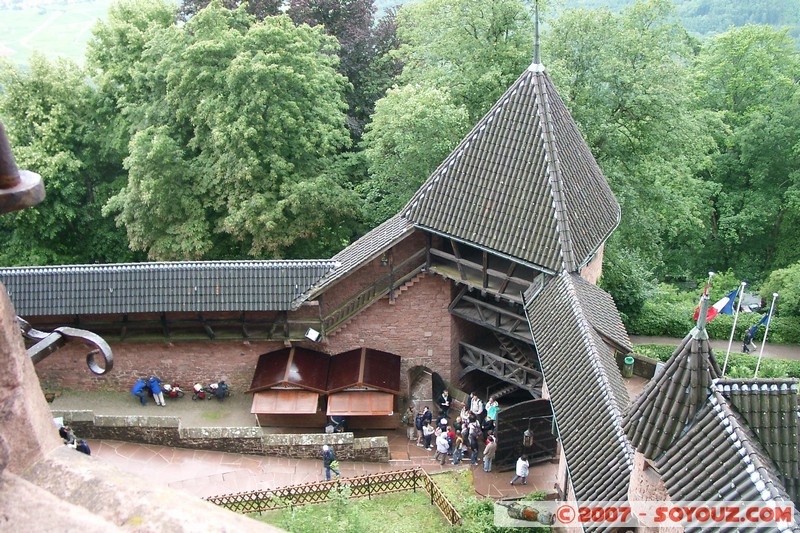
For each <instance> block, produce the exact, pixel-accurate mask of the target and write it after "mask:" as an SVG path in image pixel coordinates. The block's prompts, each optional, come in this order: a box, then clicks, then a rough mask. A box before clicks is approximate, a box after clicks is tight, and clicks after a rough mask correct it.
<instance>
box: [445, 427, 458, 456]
mask: <svg viewBox="0 0 800 533" xmlns="http://www.w3.org/2000/svg"><path fill="white" fill-rule="evenodd" d="M455 441H456V432H455V431H454V430H453V426H447V445H448V446H449V447H450V449H449V450H448V451H447V455H453V443H454V442H455Z"/></svg>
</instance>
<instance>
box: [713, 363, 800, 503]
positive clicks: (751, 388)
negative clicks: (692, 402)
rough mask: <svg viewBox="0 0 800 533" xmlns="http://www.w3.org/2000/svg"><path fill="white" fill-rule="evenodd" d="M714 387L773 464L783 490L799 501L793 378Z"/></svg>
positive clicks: (739, 381)
mask: <svg viewBox="0 0 800 533" xmlns="http://www.w3.org/2000/svg"><path fill="white" fill-rule="evenodd" d="M714 385H715V388H716V390H718V391H719V392H720V393H721V394H722V395H723V397H724V398H725V399H726V400H727V402H728V403H730V404H731V405H732V406H733V407H734V408H735V409H736V412H737V413H738V414H740V415H741V417H742V418H743V419H744V421H745V422H746V423H747V426H748V427H749V428H750V429H751V430H753V432H754V433H755V435H756V436H757V437H758V441H759V442H760V443H761V446H762V447H763V448H764V450H765V451H766V453H767V454H768V455H769V457H770V458H771V459H772V460H773V461H774V462H775V465H776V466H777V467H778V471H779V473H780V475H781V480H782V481H783V485H784V487H786V491H787V492H788V493H789V496H791V497H792V499H793V500H794V501H798V498H800V467H799V466H798V461H800V448H798V416H799V415H800V413H798V410H797V392H798V390H797V389H798V385H797V380H796V379H763V378H762V379H757V378H753V379H719V380H717V381H716V382H715V383H714Z"/></svg>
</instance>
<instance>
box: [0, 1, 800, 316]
mask: <svg viewBox="0 0 800 533" xmlns="http://www.w3.org/2000/svg"><path fill="white" fill-rule="evenodd" d="M577 3H582V4H584V5H585V7H584V8H581V9H568V8H566V7H565V3H564V2H557V1H555V0H553V1H550V2H545V1H544V0H543V1H542V2H541V3H540V13H541V18H542V27H543V33H542V45H541V49H542V58H543V63H544V64H545V67H546V68H547V69H548V71H549V73H550V75H551V76H552V78H553V80H554V81H555V83H556V85H557V87H558V88H559V92H560V94H561V96H562V98H563V99H564V100H565V102H566V104H567V106H568V107H569V108H570V110H571V112H572V114H573V116H574V118H575V120H576V121H577V123H578V125H579V126H580V128H581V129H582V131H583V134H584V136H585V137H586V139H587V141H588V143H589V146H590V147H591V149H592V152H593V153H594V155H595V157H596V158H597V160H598V162H599V164H600V166H601V167H602V169H603V171H604V173H605V175H606V177H607V178H608V181H609V183H610V184H611V186H612V188H613V190H614V192H615V194H616V196H617V198H618V200H619V202H620V204H621V205H622V221H621V224H620V227H619V229H618V230H617V231H616V233H615V234H614V235H613V237H612V238H611V240H610V241H609V243H608V246H607V248H606V255H605V267H604V277H603V280H602V284H603V285H604V287H605V288H606V289H607V290H609V291H610V292H611V293H612V294H613V295H614V297H615V299H616V300H617V303H618V305H619V307H620V309H621V310H622V312H623V313H624V314H625V315H626V319H628V320H633V319H635V318H636V317H637V316H638V315H639V314H641V312H642V309H643V306H644V304H645V302H646V301H647V300H648V299H651V298H652V295H653V291H654V290H655V287H657V284H658V283H659V282H670V283H675V282H682V281H687V280H689V281H695V280H698V279H701V278H703V277H704V276H705V275H706V272H707V271H708V270H719V271H727V272H728V276H730V277H731V279H748V280H750V281H751V283H752V284H754V285H756V286H761V287H763V288H764V289H765V290H770V291H771V290H778V289H780V290H781V291H785V292H782V295H784V294H786V296H787V297H786V298H784V297H783V296H782V300H783V302H782V307H781V312H782V313H786V314H790V315H800V297H798V298H794V299H793V296H792V291H795V290H797V289H795V288H794V287H800V243H798V240H797V235H798V234H799V232H800V84H799V83H798V82H799V81H800V55H798V47H797V44H796V41H795V36H794V34H793V33H792V31H794V30H791V29H790V28H783V27H782V25H784V24H786V25H788V26H790V27H791V28H794V29H795V30H796V28H797V21H796V18H797V16H798V13H800V0H791V1H788V0H787V1H782V2H769V1H767V0H761V1H752V2H749V3H746V4H745V3H739V2H722V1H716V0H685V1H683V2H677V1H676V2H675V4H674V5H673V4H672V3H670V2H669V1H668V0H648V1H638V2H635V3H634V2H630V1H628V2H623V1H621V0H620V1H618V2H592V1H591V0H583V1H582V2H578V0H576V1H575V2H566V4H577ZM597 4H612V8H614V9H610V8H606V7H599V6H598V5H597ZM617 4H618V5H617ZM790 4H791V5H792V6H794V7H792V8H791V9H789V8H787V7H786V6H789V5H790ZM759 6H760V8H759ZM768 6H771V8H770V9H767V7H768ZM689 9H691V10H694V11H693V12H694V13H695V14H703V13H706V14H708V13H711V12H712V11H713V10H714V9H717V10H720V9H721V10H722V11H724V12H725V13H726V15H725V16H726V17H727V18H725V19H719V18H716V19H715V20H713V21H712V20H711V19H710V18H709V20H707V21H706V22H702V23H701V22H700V21H701V20H703V19H702V17H695V18H694V19H693V20H694V22H693V24H694V23H696V24H697V25H696V26H695V27H694V28H690V27H688V26H684V25H682V23H681V22H680V20H681V17H680V14H681V13H682V12H686V10H689ZM376 13H377V6H376V5H375V3H374V2H373V1H372V0H291V2H289V3H288V5H281V2H279V1H278V0H259V1H254V2H252V3H250V4H242V5H238V2H237V1H236V0H233V1H231V0H225V2H224V3H223V2H221V1H220V0H213V1H212V2H211V3H210V4H208V2H207V1H204V0H184V2H183V3H182V4H181V5H180V6H179V7H178V9H177V10H176V8H175V6H174V5H173V4H172V3H170V2H166V1H164V0H122V1H121V2H119V3H117V4H115V5H114V6H113V7H112V8H111V10H110V12H109V14H108V17H107V18H106V19H105V20H103V21H101V22H99V23H98V24H97V25H96V26H95V28H94V29H93V33H92V39H91V41H90V44H89V49H88V51H87V58H86V65H85V67H81V66H78V65H76V64H74V63H71V62H68V61H63V60H55V61H50V60H48V59H46V58H44V57H42V56H34V57H33V59H32V60H31V64H30V66H29V68H28V69H25V70H20V69H17V68H16V67H14V66H13V65H11V64H8V63H5V64H0V121H2V122H4V123H5V125H6V128H7V129H8V131H9V133H10V137H11V142H12V146H13V147H14V153H15V156H16V158H17V161H18V163H19V164H20V166H21V167H23V168H29V169H31V170H35V171H36V172H38V173H40V174H42V176H43V177H44V178H45V184H46V187H47V199H46V201H45V202H44V203H43V204H42V205H41V206H39V207H37V208H35V209H29V210H26V211H23V212H20V213H17V214H15V215H7V216H5V217H2V218H0V264H3V265H44V264H74V263H106V262H125V261H142V260H212V259H247V258H269V259H274V258H327V257H330V256H331V255H332V254H334V253H336V252H337V251H338V250H340V249H342V248H343V247H344V246H346V245H347V244H348V243H349V242H352V240H354V239H355V238H357V237H358V236H360V235H362V234H363V233H364V232H365V231H367V230H368V229H370V228H371V227H374V226H375V225H377V224H379V223H380V222H382V221H383V220H385V219H386V218H387V217H389V216H391V215H393V214H394V213H396V212H397V211H398V210H399V209H400V208H401V207H402V206H403V204H404V202H405V201H406V200H407V199H408V198H409V196H410V195H411V194H412V193H413V192H414V191H415V190H416V189H417V188H418V187H419V185H420V184H421V183H422V182H423V181H424V179H425V178H426V177H427V176H428V175H429V174H430V173H431V172H432V171H433V170H434V169H435V168H436V166H437V165H438V164H439V162H441V161H442V160H443V159H444V157H445V156H446V155H447V154H448V153H449V151H450V150H452V148H453V147H454V146H455V145H456V143H457V142H458V141H459V140H460V139H461V138H462V137H463V136H464V135H465V134H466V132H467V131H468V130H469V128H470V127H471V126H472V124H474V123H475V122H476V121H477V120H478V119H479V118H480V117H481V116H482V115H483V114H484V113H486V111H488V109H489V108H490V107H491V105H492V104H493V103H494V102H495V101H496V100H497V98H498V97H499V96H500V95H501V94H502V93H503V91H504V90H505V89H506V88H507V87H508V86H509V85H511V84H512V83H513V81H514V80H515V79H516V78H517V77H518V76H519V75H520V73H522V72H523V71H524V69H525V68H526V67H527V66H528V65H529V64H530V62H531V58H532V50H533V35H534V32H533V14H532V11H531V5H530V3H529V2H525V1H523V0H496V1H494V2H484V1H479V0H418V1H416V2H413V3H409V4H406V5H404V6H402V7H400V8H399V9H396V10H394V9H390V10H388V11H387V12H386V14H385V16H383V17H380V18H378V17H377V16H376ZM720 20H722V22H720ZM720 24H723V25H724V27H722V28H720V27H719V26H720ZM729 25H732V26H736V27H731V28H730V29H728V28H727V26H729ZM698 33H702V34H705V33H708V34H709V35H708V36H707V37H704V38H700V37H698V36H697V34H698Z"/></svg>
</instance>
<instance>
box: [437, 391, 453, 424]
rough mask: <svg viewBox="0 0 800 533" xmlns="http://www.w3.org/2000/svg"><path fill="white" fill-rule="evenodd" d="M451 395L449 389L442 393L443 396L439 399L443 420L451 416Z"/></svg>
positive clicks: (440, 414)
mask: <svg viewBox="0 0 800 533" xmlns="http://www.w3.org/2000/svg"><path fill="white" fill-rule="evenodd" d="M450 400H451V398H450V393H449V392H448V391H447V389H445V390H444V392H442V395H441V396H439V399H438V400H437V401H436V403H437V404H438V405H439V416H440V417H442V418H447V417H448V415H449V414H450Z"/></svg>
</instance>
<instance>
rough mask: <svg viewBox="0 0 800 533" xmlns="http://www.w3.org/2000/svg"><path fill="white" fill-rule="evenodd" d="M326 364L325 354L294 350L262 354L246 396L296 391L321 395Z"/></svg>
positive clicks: (324, 381)
mask: <svg viewBox="0 0 800 533" xmlns="http://www.w3.org/2000/svg"><path fill="white" fill-rule="evenodd" d="M329 362H330V356H329V355H328V354H326V353H323V352H317V351H315V350H309V349H307V348H300V347H297V346H293V347H291V348H282V349H280V350H277V351H274V352H269V353H265V354H262V355H261V356H260V357H259V358H258V364H257V365H256V370H255V373H254V375H253V381H252V382H251V384H250V389H249V390H248V391H247V392H260V391H264V390H267V389H271V388H274V387H296V388H302V389H307V390H310V391H314V392H318V393H324V392H326V388H325V386H326V382H327V379H328V365H329Z"/></svg>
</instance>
